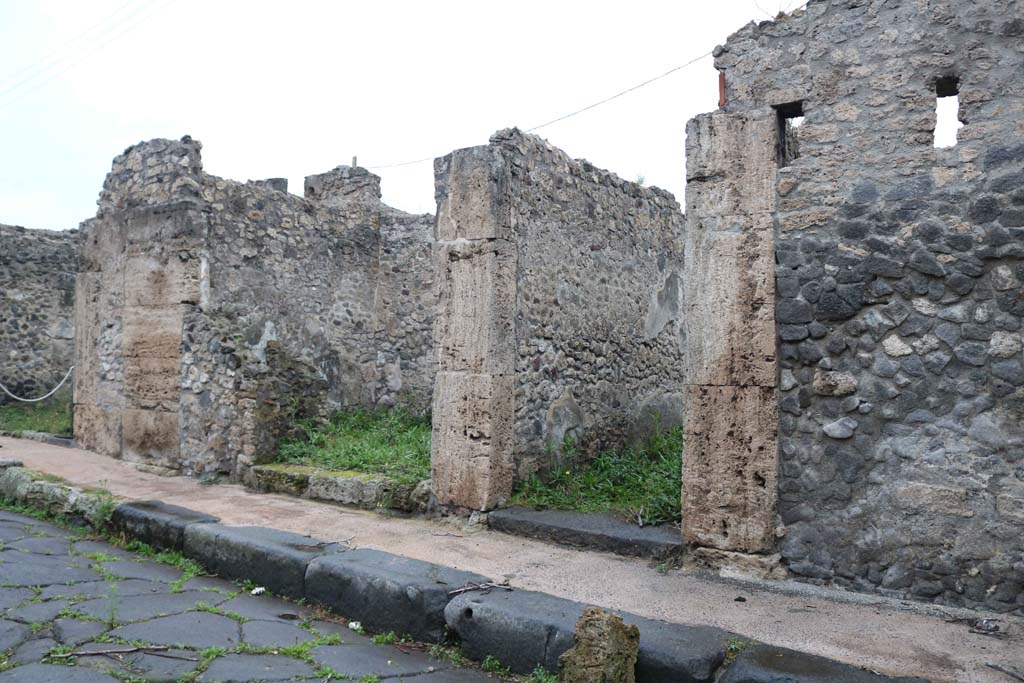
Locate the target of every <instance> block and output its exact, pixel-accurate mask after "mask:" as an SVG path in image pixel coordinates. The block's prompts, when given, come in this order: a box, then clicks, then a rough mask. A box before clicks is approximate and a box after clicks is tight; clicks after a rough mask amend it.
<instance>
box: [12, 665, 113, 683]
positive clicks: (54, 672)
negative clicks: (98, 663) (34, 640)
mask: <svg viewBox="0 0 1024 683" xmlns="http://www.w3.org/2000/svg"><path fill="white" fill-rule="evenodd" d="M0 682H2V683H119V682H118V679H116V678H114V677H113V676H109V675H107V674H105V673H100V672H99V671H90V670H89V669H82V668H79V667H68V666H63V665H60V664H26V665H25V666H19V667H18V668H16V669H11V670H10V671H5V672H4V673H0Z"/></svg>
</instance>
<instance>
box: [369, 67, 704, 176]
mask: <svg viewBox="0 0 1024 683" xmlns="http://www.w3.org/2000/svg"><path fill="white" fill-rule="evenodd" d="M711 52H712V51H710V50H709V51H708V52H705V53H704V54H702V55H700V56H699V57H694V58H693V59H691V60H689V61H688V62H684V63H683V64H680V65H679V66H676V67H672V68H671V69H669V70H668V71H666V72H665V73H663V74H661V75H658V76H655V77H654V78H648V79H647V80H646V81H643V82H642V83H637V84H636V85H634V86H632V87H629V88H626V89H625V90H622V91H620V92H617V93H615V94H614V95H611V96H610V97H606V98H604V99H603V100H599V101H597V102H594V103H593V104H588V105H587V106H585V107H583V108H582V109H577V110H576V111H574V112H571V113H569V114H564V115H562V116H559V117H558V118H554V119H551V120H550V121H545V122H544V123H541V124H539V125H536V126H533V127H532V128H527V129H526V132H527V133H532V132H533V131H535V130H540V129H541V128H546V127H547V126H550V125H552V124H555V123H558V122H559V121H565V120H566V119H571V118H572V117H574V116H577V115H579V114H582V113H583V112H587V111H590V110H591V109H594V108H596V107H600V106H601V105H602V104H607V103H608V102H611V101H612V100H616V99H618V98H620V97H622V96H623V95H628V94H629V93H631V92H634V91H636V90H639V89H640V88H643V87H645V86H647V85H650V84H651V83H654V82H655V81H660V80H661V79H663V78H666V77H668V76H671V75H672V74H674V73H676V72H677V71H680V70H682V69H685V68H686V67H688V66H691V65H693V64H696V63H697V62H699V61H700V60H702V59H704V58H705V57H708V56H709V55H710V54H711ZM434 158H435V157H424V158H422V159H414V160H412V161H403V162H401V163H397V164H384V165H381V166H368V167H367V168H368V169H369V170H371V171H376V170H378V169H382V168H398V167H400V166H411V165H413V164H422V163H423V162H425V161H433V160H434Z"/></svg>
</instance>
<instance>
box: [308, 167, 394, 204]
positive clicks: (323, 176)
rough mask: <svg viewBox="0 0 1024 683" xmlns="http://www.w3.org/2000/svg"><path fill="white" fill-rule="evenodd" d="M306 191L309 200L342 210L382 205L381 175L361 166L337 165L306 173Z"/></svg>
mask: <svg viewBox="0 0 1024 683" xmlns="http://www.w3.org/2000/svg"><path fill="white" fill-rule="evenodd" d="M304 191H305V196H306V199H310V200H313V201H318V202H320V203H322V204H324V205H326V206H332V207H335V208H338V209H342V210H346V209H351V210H366V209H370V210H377V209H378V208H379V207H380V176H379V175H375V174H373V173H370V172H369V171H367V170H366V169H365V168H361V167H358V166H338V167H337V168H334V169H332V170H330V171H327V172H326V173H320V174H318V175H310V176H306V180H305V185H304Z"/></svg>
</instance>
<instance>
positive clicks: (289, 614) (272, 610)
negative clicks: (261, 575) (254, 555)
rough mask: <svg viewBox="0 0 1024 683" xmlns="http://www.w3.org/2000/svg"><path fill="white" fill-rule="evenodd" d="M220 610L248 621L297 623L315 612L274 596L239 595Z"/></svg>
mask: <svg viewBox="0 0 1024 683" xmlns="http://www.w3.org/2000/svg"><path fill="white" fill-rule="evenodd" d="M220 609H221V610H223V611H224V612H228V613H230V614H237V615H239V616H242V617H245V618H246V619H258V620H261V621H285V622H290V623H296V622H299V621H302V620H303V619H308V618H309V617H311V616H313V610H311V609H308V608H305V607H302V606H300V605H296V604H295V603H294V602H288V601H287V600H282V599H281V598H275V597H274V596H272V595H239V596H237V597H235V598H232V599H231V600H228V601H227V602H223V603H221V604H220Z"/></svg>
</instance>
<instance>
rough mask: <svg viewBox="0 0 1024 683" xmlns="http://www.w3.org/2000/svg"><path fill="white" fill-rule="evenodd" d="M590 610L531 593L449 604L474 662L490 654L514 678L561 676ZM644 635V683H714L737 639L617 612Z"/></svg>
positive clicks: (640, 674)
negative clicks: (561, 664) (562, 659)
mask: <svg viewBox="0 0 1024 683" xmlns="http://www.w3.org/2000/svg"><path fill="white" fill-rule="evenodd" d="M585 606H586V605H584V604H583V603H579V602H573V601H571V600H565V599H562V598H556V597H554V596H553V595H547V594H545V593H534V592H532V591H521V590H516V591H511V592H506V591H493V592H491V593H489V594H483V593H464V594H463V595H459V596H457V597H456V598H455V599H454V600H452V601H451V602H450V603H448V607H447V608H446V609H445V618H446V619H447V621H448V627H449V628H451V629H452V630H454V631H455V632H456V633H458V634H459V637H460V638H461V640H462V651H463V653H464V654H466V655H467V656H468V657H471V658H473V659H483V658H484V657H485V656H487V655H488V654H490V655H492V656H494V657H496V658H497V659H498V660H500V661H501V663H502V664H505V665H506V666H508V667H510V668H511V669H512V671H513V672H515V673H523V674H526V673H529V672H531V671H533V669H534V668H535V667H537V666H538V665H539V666H543V667H544V668H546V669H547V670H548V671H557V670H558V658H559V656H560V655H561V654H562V653H563V652H565V651H566V650H568V649H569V648H570V647H572V645H573V629H574V628H575V626H576V620H577V619H579V617H580V615H581V614H582V613H583V608H584V607H585ZM615 613H616V614H619V615H620V616H622V618H623V620H624V621H625V622H626V623H627V624H634V625H636V626H637V627H638V628H639V629H640V654H639V657H638V658H637V663H636V679H637V681H639V682H640V683H693V682H697V681H700V682H704V681H712V680H714V676H715V671H716V669H718V667H719V666H721V664H722V662H723V661H724V660H725V650H726V647H727V646H728V642H729V641H730V640H731V639H734V638H736V636H735V635H733V634H731V633H728V632H727V631H722V630H720V629H716V628H711V627H705V626H684V625H681V624H668V623H664V622H660V621H654V620H653V619H644V618H642V617H638V616H636V615H634V614H629V613H625V612H615Z"/></svg>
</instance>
